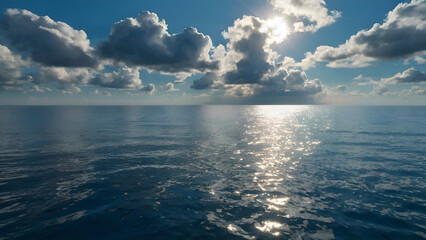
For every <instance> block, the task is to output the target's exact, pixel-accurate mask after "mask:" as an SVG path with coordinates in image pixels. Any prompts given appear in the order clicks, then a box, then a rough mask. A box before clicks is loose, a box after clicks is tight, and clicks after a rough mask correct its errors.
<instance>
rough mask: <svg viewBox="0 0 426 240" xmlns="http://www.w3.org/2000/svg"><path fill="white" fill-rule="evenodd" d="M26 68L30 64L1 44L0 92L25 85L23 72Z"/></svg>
mask: <svg viewBox="0 0 426 240" xmlns="http://www.w3.org/2000/svg"><path fill="white" fill-rule="evenodd" d="M26 66H28V62H26V61H24V60H23V59H22V58H21V57H20V56H18V55H15V54H13V53H12V52H11V51H10V50H9V48H7V47H5V46H3V45H1V44H0V90H8V89H13V88H15V87H18V86H20V85H22V84H23V83H25V82H26V79H25V78H24V77H23V76H22V72H21V70H22V68H23V67H26Z"/></svg>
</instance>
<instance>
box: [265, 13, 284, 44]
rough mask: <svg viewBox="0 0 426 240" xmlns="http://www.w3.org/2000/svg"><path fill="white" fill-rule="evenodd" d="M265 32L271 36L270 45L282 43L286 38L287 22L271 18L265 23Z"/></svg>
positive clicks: (282, 19) (278, 18)
mask: <svg viewBox="0 0 426 240" xmlns="http://www.w3.org/2000/svg"><path fill="white" fill-rule="evenodd" d="M264 27H265V31H266V32H269V33H270V35H271V38H270V39H269V40H270V43H271V44H272V43H277V44H278V43H282V42H283V41H284V40H285V39H286V38H287V36H288V34H289V31H288V26H287V22H286V21H285V20H284V18H282V17H273V18H270V19H268V20H266V22H265V25H264Z"/></svg>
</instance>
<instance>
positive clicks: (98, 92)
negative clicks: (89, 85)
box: [93, 89, 112, 97]
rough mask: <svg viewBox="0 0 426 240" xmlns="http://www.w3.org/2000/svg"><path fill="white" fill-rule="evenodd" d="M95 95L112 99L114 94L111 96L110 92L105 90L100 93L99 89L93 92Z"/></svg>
mask: <svg viewBox="0 0 426 240" xmlns="http://www.w3.org/2000/svg"><path fill="white" fill-rule="evenodd" d="M93 94H95V95H105V96H107V97H111V96H112V94H111V93H110V92H108V91H104V90H101V91H99V90H98V89H96V90H95V91H94V92H93Z"/></svg>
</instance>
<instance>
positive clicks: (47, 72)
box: [29, 67, 94, 92]
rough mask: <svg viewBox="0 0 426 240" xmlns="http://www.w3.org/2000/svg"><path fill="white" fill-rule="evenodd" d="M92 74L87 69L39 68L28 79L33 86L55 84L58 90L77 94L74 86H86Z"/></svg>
mask: <svg viewBox="0 0 426 240" xmlns="http://www.w3.org/2000/svg"><path fill="white" fill-rule="evenodd" d="M93 74H94V73H93V71H92V70H90V69H88V68H63V67H40V68H39V69H38V71H37V72H34V73H30V74H29V79H31V81H32V82H33V83H34V84H45V83H49V82H55V83H58V84H59V85H58V88H59V89H73V92H79V91H75V90H76V87H75V85H87V84H88V83H89V81H90V79H92V78H93Z"/></svg>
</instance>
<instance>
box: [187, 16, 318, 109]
mask: <svg viewBox="0 0 426 240" xmlns="http://www.w3.org/2000/svg"><path fill="white" fill-rule="evenodd" d="M274 21H275V19H274ZM270 26H271V25H270V22H269V20H262V19H260V18H257V17H253V16H244V17H243V18H241V19H237V20H236V21H235V22H234V25H233V26H231V27H229V28H228V30H227V31H225V32H223V36H224V38H225V39H226V40H228V43H227V45H226V53H225V54H224V57H223V58H222V60H221V62H220V65H219V66H220V68H219V69H218V70H216V71H212V72H208V73H206V74H205V75H204V76H203V77H202V78H200V79H197V80H195V81H194V83H193V84H192V85H191V88H194V89H224V90H226V93H225V95H226V96H237V97H246V99H248V98H250V100H249V101H250V102H251V103H255V102H258V101H261V102H264V101H263V100H261V97H263V98H265V99H269V100H268V101H267V103H268V104H269V103H273V102H274V101H278V102H282V100H283V99H290V98H291V99H292V100H291V101H292V102H297V99H298V98H299V100H300V99H305V98H306V97H308V96H313V95H316V94H317V93H319V92H321V91H322V87H321V82H320V81H319V80H318V79H314V80H309V79H308V77H307V76H306V73H305V72H303V71H300V70H296V69H287V68H288V63H290V62H293V61H291V59H290V58H284V60H283V61H281V62H280V61H278V59H279V58H280V55H279V54H278V53H276V52H275V51H273V50H272V45H273V44H275V43H279V42H280V41H282V40H283V39H284V38H285V35H279V34H276V33H275V32H274V29H272V28H271V27H270ZM277 36H280V37H279V38H277ZM290 65H291V64H290ZM247 97H248V98H247ZM280 97H281V99H280Z"/></svg>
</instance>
